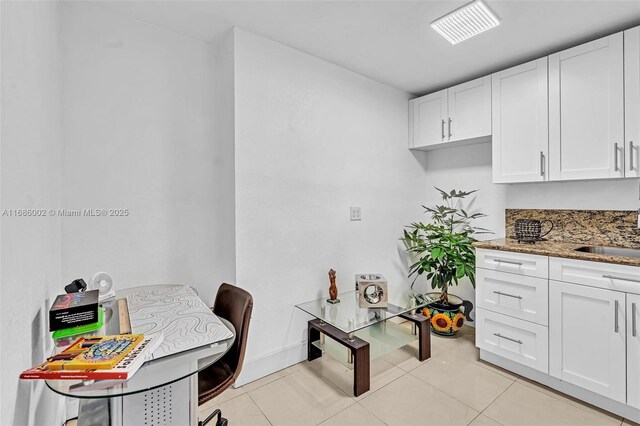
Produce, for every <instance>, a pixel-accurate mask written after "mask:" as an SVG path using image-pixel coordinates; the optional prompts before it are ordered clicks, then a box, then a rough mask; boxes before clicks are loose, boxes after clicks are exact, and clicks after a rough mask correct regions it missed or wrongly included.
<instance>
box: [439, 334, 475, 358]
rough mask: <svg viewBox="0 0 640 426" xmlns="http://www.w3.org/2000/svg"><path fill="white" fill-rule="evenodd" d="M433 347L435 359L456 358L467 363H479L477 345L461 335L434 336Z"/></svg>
mask: <svg viewBox="0 0 640 426" xmlns="http://www.w3.org/2000/svg"><path fill="white" fill-rule="evenodd" d="M431 347H432V351H431V353H432V355H433V357H446V358H452V357H454V358H459V359H463V360H465V361H477V360H478V358H479V355H478V354H479V351H478V349H477V348H476V346H475V344H474V343H473V342H472V341H471V340H470V339H466V338H464V337H463V336H461V335H456V336H448V337H445V336H438V335H437V334H432V335H431Z"/></svg>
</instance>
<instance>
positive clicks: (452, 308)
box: [422, 292, 473, 336]
mask: <svg viewBox="0 0 640 426" xmlns="http://www.w3.org/2000/svg"><path fill="white" fill-rule="evenodd" d="M440 294H441V293H440V292H432V293H427V294H426V296H427V297H429V298H431V299H435V300H436V301H434V302H431V303H429V304H427V306H425V307H424V308H423V309H422V313H423V314H424V315H425V316H426V317H427V318H428V319H429V321H430V323H431V331H433V332H434V333H436V334H439V335H441V336H453V335H455V334H456V333H457V332H458V330H460V329H461V328H462V326H463V325H464V322H465V320H467V321H471V322H473V319H472V318H471V311H472V310H473V303H471V301H469V300H463V299H462V298H460V297H458V296H455V295H453V294H451V293H449V295H448V297H449V303H448V304H444V303H442V302H440Z"/></svg>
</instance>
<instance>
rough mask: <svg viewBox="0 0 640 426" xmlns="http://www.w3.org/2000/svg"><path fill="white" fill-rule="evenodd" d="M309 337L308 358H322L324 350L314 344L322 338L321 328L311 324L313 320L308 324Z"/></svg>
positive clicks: (311, 359)
mask: <svg viewBox="0 0 640 426" xmlns="http://www.w3.org/2000/svg"><path fill="white" fill-rule="evenodd" d="M308 330H309V333H308V336H307V337H308V339H309V340H307V360H308V361H313V360H314V359H316V358H320V357H321V356H322V351H321V350H320V348H318V347H316V346H314V345H313V342H315V341H316V340H320V330H318V329H317V328H316V327H313V326H312V325H311V321H309V325H308Z"/></svg>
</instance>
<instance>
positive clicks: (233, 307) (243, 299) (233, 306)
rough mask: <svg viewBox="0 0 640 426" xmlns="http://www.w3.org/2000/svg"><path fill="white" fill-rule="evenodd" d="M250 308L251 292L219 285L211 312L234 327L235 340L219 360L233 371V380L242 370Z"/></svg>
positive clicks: (232, 286) (228, 285) (251, 303)
mask: <svg viewBox="0 0 640 426" xmlns="http://www.w3.org/2000/svg"><path fill="white" fill-rule="evenodd" d="M252 310H253V297H251V294H249V293H248V292H247V291H245V290H243V289H241V288H240V287H236V286H234V285H231V284H227V283H224V284H221V285H220V288H219V289H218V294H217V295H216V301H215V303H214V305H213V313H214V314H216V315H218V316H219V317H222V318H224V319H226V320H227V321H229V322H230V323H231V324H233V326H234V327H235V329H236V330H235V331H236V340H235V341H234V342H233V346H232V347H231V349H229V351H228V352H227V353H226V354H225V355H224V357H222V360H221V361H223V362H226V363H227V365H228V366H229V368H231V370H232V371H233V381H235V379H236V378H237V377H238V375H240V371H241V370H242V362H243V361H244V354H245V350H246V348H247V337H248V334H249V321H250V320H251V311H252Z"/></svg>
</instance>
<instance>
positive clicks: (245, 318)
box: [198, 283, 253, 426]
mask: <svg viewBox="0 0 640 426" xmlns="http://www.w3.org/2000/svg"><path fill="white" fill-rule="evenodd" d="M252 309H253V297H251V294H249V293H247V292H246V291H245V290H243V289H241V288H239V287H236V286H234V285H231V284H226V283H225V284H221V285H220V288H219V289H218V294H217V295H216V301H215V303H214V304H213V308H212V310H213V313H214V314H216V315H218V316H219V317H221V318H224V319H226V320H227V321H229V322H230V323H231V324H233V326H234V327H235V329H236V340H235V341H234V342H233V346H232V347H231V349H229V351H228V352H227V353H226V354H225V355H224V356H223V357H222V358H220V359H219V360H218V361H217V362H216V363H215V364H213V365H210V366H209V367H207V368H205V369H204V370H202V371H201V372H199V373H198V405H202V404H204V403H205V402H207V401H209V400H210V399H212V398H215V397H216V396H218V395H220V394H221V393H222V392H223V391H225V390H226V389H227V388H228V387H229V386H231V385H232V384H233V383H234V382H235V381H236V379H237V378H238V376H239V375H240V371H241V370H242V362H243V361H244V353H245V349H246V347H247V336H248V334H249V321H250V319H251V311H252ZM215 416H217V417H218V420H217V423H216V425H217V426H226V425H227V419H225V418H223V417H222V413H221V412H220V409H216V410H215V411H214V412H213V413H211V415H209V416H208V417H207V418H206V419H204V420H203V421H201V422H199V423H198V425H199V426H204V425H206V424H207V423H209V422H210V421H211V419H213V417H215Z"/></svg>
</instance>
